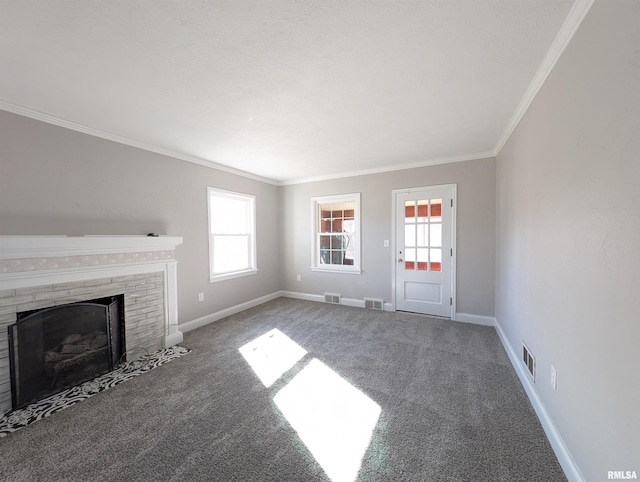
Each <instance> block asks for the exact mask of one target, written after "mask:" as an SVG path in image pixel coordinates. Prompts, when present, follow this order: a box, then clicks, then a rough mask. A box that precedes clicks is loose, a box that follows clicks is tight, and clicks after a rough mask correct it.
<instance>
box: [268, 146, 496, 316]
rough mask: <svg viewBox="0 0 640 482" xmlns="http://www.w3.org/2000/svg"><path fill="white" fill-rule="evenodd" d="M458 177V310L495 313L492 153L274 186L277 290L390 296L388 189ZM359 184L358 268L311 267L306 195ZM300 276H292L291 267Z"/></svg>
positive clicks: (355, 188)
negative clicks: (350, 270) (279, 269)
mask: <svg viewBox="0 0 640 482" xmlns="http://www.w3.org/2000/svg"><path fill="white" fill-rule="evenodd" d="M454 183H455V184H457V185H458V211H457V213H458V220H457V254H458V259H457V262H458V272H457V295H458V300H457V311H458V312H462V313H470V314H474V315H484V316H493V315H494V270H495V159H493V158H490V159H481V160H474V161H467V162H458V163H453V164H443V165H437V166H430V167H423V168H416V169H406V170H402V171H394V172H388V173H382V174H371V175H366V176H356V177H349V178H344V179H334V180H330V181H321V182H313V183H305V184H296V185H291V186H283V187H282V188H281V200H280V202H281V204H280V212H281V213H282V224H281V229H282V233H281V236H280V238H281V252H280V257H281V259H282V272H281V276H282V280H281V287H282V289H284V290H288V291H296V292H302V293H309V294H315V295H322V294H323V293H324V292H326V291H329V292H338V293H340V294H342V296H343V297H345V298H355V299H360V300H362V299H363V298H364V297H373V298H382V299H384V300H385V301H386V302H389V301H390V300H391V276H392V274H391V257H392V253H391V250H390V248H384V247H383V240H385V239H389V240H390V239H391V233H392V226H391V202H392V201H391V191H392V190H393V189H401V188H409V187H421V186H430V185H437V184H454ZM352 192H360V193H361V195H362V198H361V203H362V205H361V211H362V253H361V256H362V274H360V275H354V274H342V273H340V274H334V273H322V272H313V271H311V269H310V266H311V215H310V211H311V207H310V206H311V204H310V203H311V201H310V199H311V197H313V196H324V195H331V194H346V193H352ZM297 274H300V275H301V276H302V281H300V282H298V281H296V275H297Z"/></svg>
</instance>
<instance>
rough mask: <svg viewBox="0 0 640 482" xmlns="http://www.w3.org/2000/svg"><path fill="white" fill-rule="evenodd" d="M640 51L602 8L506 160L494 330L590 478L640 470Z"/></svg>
mask: <svg viewBox="0 0 640 482" xmlns="http://www.w3.org/2000/svg"><path fill="white" fill-rule="evenodd" d="M639 52H640V2H637V1H622V0H617V1H615V2H604V1H602V2H601V1H596V3H595V4H594V6H593V7H592V9H591V11H590V12H589V13H588V15H587V17H586V18H585V20H584V22H583V23H582V25H581V26H580V28H579V29H578V31H577V33H576V34H575V36H574V38H573V39H572V41H571V43H570V44H569V46H568V48H567V49H566V50H565V52H564V53H563V54H562V56H561V58H560V59H559V61H558V63H557V64H556V66H555V68H554V70H553V71H552V73H551V74H550V76H549V77H548V79H547V81H546V83H545V84H544V86H543V87H542V89H541V90H540V92H539V93H538V95H537V97H536V99H535V100H534V102H533V103H532V105H531V107H530V108H529V110H528V112H527V113H526V115H525V116H524V118H523V119H522V121H521V122H520V124H519V126H518V128H517V129H516V131H515V132H514V134H513V135H512V136H511V138H510V139H509V141H508V142H507V144H506V146H505V147H504V149H503V150H502V151H501V152H500V154H499V155H498V158H497V211H498V218H497V226H498V230H497V288H496V314H497V320H498V323H499V324H500V325H501V326H502V327H503V329H504V331H505V332H506V334H507V336H508V339H509V342H510V343H511V345H512V346H513V347H514V348H515V349H516V353H519V350H520V344H521V340H524V341H525V342H526V343H527V344H528V346H529V348H530V349H531V350H532V351H533V353H534V355H536V357H537V365H538V366H537V369H538V378H537V380H536V383H535V389H536V391H537V393H538V395H539V396H540V398H541V399H542V402H543V404H544V405H545V406H546V408H547V410H548V411H549V413H550V414H551V417H552V418H553V420H554V422H555V424H556V426H557V428H558V430H559V432H560V435H561V436H562V438H563V439H564V441H565V443H566V445H567V447H568V449H569V452H570V453H571V455H572V456H573V458H574V460H575V461H576V463H577V465H578V467H579V468H580V470H581V471H582V474H583V476H584V479H585V480H606V478H607V471H610V470H636V471H640V465H639V464H640V458H639V457H638V454H640V410H639V409H638V408H639V406H640V375H638V343H639V342H640V322H639V316H640V186H639V184H640V157H639V156H640V135H639V134H638V133H639V132H640V54H639ZM551 364H553V365H554V366H555V367H556V369H557V371H558V387H557V390H556V391H553V390H552V388H551V384H550V381H549V380H550V365H551Z"/></svg>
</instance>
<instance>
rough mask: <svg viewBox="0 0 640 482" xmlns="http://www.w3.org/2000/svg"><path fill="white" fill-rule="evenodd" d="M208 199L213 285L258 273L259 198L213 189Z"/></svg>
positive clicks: (208, 192)
mask: <svg viewBox="0 0 640 482" xmlns="http://www.w3.org/2000/svg"><path fill="white" fill-rule="evenodd" d="M207 196H208V200H209V201H208V202H209V279H210V281H211V282H212V283H213V282H214V281H222V280H225V279H230V278H237V277H239V276H246V275H250V274H255V273H257V271H258V268H257V264H256V216H255V211H256V198H255V196H251V195H248V194H240V193H237V192H231V191H223V190H222V189H215V188H213V187H208V188H207Z"/></svg>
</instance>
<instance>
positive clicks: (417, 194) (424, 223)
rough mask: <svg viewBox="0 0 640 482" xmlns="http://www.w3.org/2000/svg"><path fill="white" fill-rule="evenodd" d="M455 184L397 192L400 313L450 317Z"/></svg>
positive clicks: (396, 277) (396, 275)
mask: <svg viewBox="0 0 640 482" xmlns="http://www.w3.org/2000/svg"><path fill="white" fill-rule="evenodd" d="M454 197H455V185H448V186H435V187H430V188H421V189H411V190H405V191H403V190H397V191H394V198H395V214H396V216H395V218H396V242H395V251H396V252H395V262H394V266H395V291H396V309H397V310H402V311H411V312H414V313H423V314H426V315H437V316H444V317H447V318H450V317H452V304H453V296H454V294H453V291H452V290H453V287H452V280H453V241H454V240H453V236H454V230H453V226H454V219H453V218H454V210H453V204H454V201H455V199H454Z"/></svg>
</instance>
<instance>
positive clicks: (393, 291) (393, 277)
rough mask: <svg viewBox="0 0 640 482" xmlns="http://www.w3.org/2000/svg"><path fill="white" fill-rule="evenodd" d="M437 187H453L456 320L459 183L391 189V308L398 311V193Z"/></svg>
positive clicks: (452, 313) (453, 266)
mask: <svg viewBox="0 0 640 482" xmlns="http://www.w3.org/2000/svg"><path fill="white" fill-rule="evenodd" d="M435 189H451V199H453V207H452V209H451V249H452V254H451V299H452V302H451V312H450V313H451V320H452V321H455V320H456V315H457V312H456V299H457V293H456V272H457V268H456V259H457V253H456V245H457V242H456V224H457V222H456V220H457V217H458V216H457V212H458V185H457V184H437V185H433V186H422V187H410V188H404V189H393V190H392V191H391V310H392V311H396V253H397V249H396V237H397V229H398V227H397V226H396V202H397V201H396V200H397V196H398V194H407V193H412V192H415V191H429V190H435Z"/></svg>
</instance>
